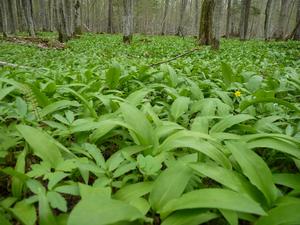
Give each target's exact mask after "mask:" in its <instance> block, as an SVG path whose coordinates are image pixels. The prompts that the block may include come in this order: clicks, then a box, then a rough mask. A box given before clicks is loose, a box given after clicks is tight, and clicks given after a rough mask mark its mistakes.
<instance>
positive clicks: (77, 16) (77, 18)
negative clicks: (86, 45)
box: [74, 0, 82, 35]
mask: <svg viewBox="0 0 300 225" xmlns="http://www.w3.org/2000/svg"><path fill="white" fill-rule="evenodd" d="M74 9H75V11H74V35H81V34H82V26H81V4H80V1H79V0H75V4H74Z"/></svg>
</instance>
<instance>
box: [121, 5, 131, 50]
mask: <svg viewBox="0 0 300 225" xmlns="http://www.w3.org/2000/svg"><path fill="white" fill-rule="evenodd" d="M123 7H124V15H123V42H124V43H126V44H130V43H131V41H132V38H133V0H123Z"/></svg>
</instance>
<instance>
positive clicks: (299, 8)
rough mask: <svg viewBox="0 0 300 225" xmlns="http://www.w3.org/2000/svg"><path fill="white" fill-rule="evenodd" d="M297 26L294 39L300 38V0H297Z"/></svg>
mask: <svg viewBox="0 0 300 225" xmlns="http://www.w3.org/2000/svg"><path fill="white" fill-rule="evenodd" d="M296 24H297V25H296V28H295V34H294V35H293V39H294V40H300V0H297V16H296Z"/></svg>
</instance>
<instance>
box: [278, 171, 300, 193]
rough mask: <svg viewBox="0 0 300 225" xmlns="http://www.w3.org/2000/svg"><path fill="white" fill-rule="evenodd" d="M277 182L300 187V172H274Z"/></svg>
mask: <svg viewBox="0 0 300 225" xmlns="http://www.w3.org/2000/svg"><path fill="white" fill-rule="evenodd" d="M273 179H274V182H275V184H279V185H283V186H286V187H289V188H292V189H298V190H299V189H300V174H291V173H278V174H273Z"/></svg>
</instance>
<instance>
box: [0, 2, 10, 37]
mask: <svg viewBox="0 0 300 225" xmlns="http://www.w3.org/2000/svg"><path fill="white" fill-rule="evenodd" d="M0 6H1V7H0V10H1V15H2V33H3V37H5V38H6V37H8V18H7V17H8V16H7V9H8V5H7V0H2V1H0Z"/></svg>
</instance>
